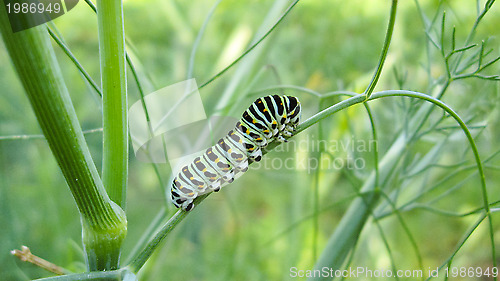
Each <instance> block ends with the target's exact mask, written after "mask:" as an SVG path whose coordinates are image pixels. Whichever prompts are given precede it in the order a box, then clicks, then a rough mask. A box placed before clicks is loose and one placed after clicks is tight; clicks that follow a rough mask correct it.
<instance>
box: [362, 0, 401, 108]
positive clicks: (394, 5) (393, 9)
mask: <svg viewBox="0 0 500 281" xmlns="http://www.w3.org/2000/svg"><path fill="white" fill-rule="evenodd" d="M397 7H398V0H392V5H391V15H390V18H389V25H388V26H387V32H386V33H385V41H384V46H383V47H382V54H381V55H380V60H379V62H378V66H377V70H376V71H375V74H374V75H373V78H372V80H371V81H370V84H369V85H368V87H367V88H366V90H365V92H364V94H365V95H366V99H367V100H368V99H369V98H370V96H371V94H372V92H373V90H374V89H375V86H376V85H377V82H378V79H379V78H380V74H381V73H382V68H383V66H384V63H385V59H386V58H387V53H388V51H389V45H390V44H391V39H392V33H393V31H394V24H395V22H396V11H397Z"/></svg>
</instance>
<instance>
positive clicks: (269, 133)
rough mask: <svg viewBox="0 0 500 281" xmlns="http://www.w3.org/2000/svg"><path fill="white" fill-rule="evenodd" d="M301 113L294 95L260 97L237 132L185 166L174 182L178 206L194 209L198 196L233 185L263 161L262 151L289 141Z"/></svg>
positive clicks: (243, 116) (248, 110)
mask: <svg viewBox="0 0 500 281" xmlns="http://www.w3.org/2000/svg"><path fill="white" fill-rule="evenodd" d="M300 111H301V108H300V102H299V100H298V99H297V98H296V97H293V96H278V95H270V96H266V97H261V98H258V99H257V100H256V101H255V102H254V103H252V105H250V107H249V108H248V109H247V110H245V112H244V113H243V115H242V117H241V119H240V120H239V121H238V122H237V123H236V126H235V128H234V129H232V130H230V131H229V133H228V134H227V135H226V136H225V137H223V138H221V139H220V140H219V141H217V143H216V144H215V145H214V146H212V147H210V148H208V149H207V150H206V151H205V153H204V154H203V155H202V156H199V157H196V158H195V159H194V160H193V162H192V163H190V164H188V165H186V166H184V167H182V169H181V171H180V172H179V173H178V174H177V176H176V177H175V178H174V179H173V182H172V189H171V198H172V202H173V204H174V205H175V207H177V208H182V209H183V210H185V211H190V210H192V209H193V207H194V204H193V200H194V199H196V198H197V197H198V196H200V195H203V194H206V193H209V192H212V191H215V192H217V191H219V190H220V189H221V187H222V186H223V185H224V184H227V183H231V182H233V181H234V176H235V175H236V174H238V173H244V172H246V171H247V170H248V164H249V161H255V162H258V161H260V160H261V158H262V149H263V148H265V147H266V146H267V145H269V144H270V143H271V142H274V141H279V142H286V138H289V137H291V136H292V135H293V133H294V131H295V128H296V127H297V125H298V123H299V119H300Z"/></svg>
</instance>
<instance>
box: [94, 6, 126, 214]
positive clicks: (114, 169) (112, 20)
mask: <svg viewBox="0 0 500 281" xmlns="http://www.w3.org/2000/svg"><path fill="white" fill-rule="evenodd" d="M97 24H98V29H99V57H100V62H101V81H102V82H101V85H102V92H103V168H102V175H103V176H102V177H103V183H104V186H105V187H106V190H107V191H108V193H109V197H110V198H111V200H113V201H114V202H115V203H117V204H118V205H119V206H121V207H122V208H124V207H125V203H126V195H127V193H126V192H127V178H128V119H127V114H128V107H127V75H126V68H125V36H124V27H123V5H122V1H121V0H99V1H97Z"/></svg>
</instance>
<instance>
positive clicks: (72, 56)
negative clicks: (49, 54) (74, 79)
mask: <svg viewBox="0 0 500 281" xmlns="http://www.w3.org/2000/svg"><path fill="white" fill-rule="evenodd" d="M47 31H48V32H49V34H50V36H51V37H52V39H54V41H55V42H56V43H57V45H59V47H61V49H63V51H64V53H65V54H66V55H67V56H68V58H69V59H70V60H71V61H72V62H73V64H74V65H75V66H76V67H77V68H78V71H80V73H81V74H82V75H83V76H84V77H85V79H86V80H87V82H88V83H89V84H90V86H91V87H92V88H93V89H94V90H95V91H96V93H97V94H98V95H99V96H100V97H102V93H101V88H99V86H97V84H96V83H95V81H94V80H93V79H92V77H90V75H89V74H88V73H87V71H85V69H84V68H83V66H82V64H81V63H80V62H79V61H78V60H77V59H76V57H75V56H74V55H73V53H72V52H71V50H70V49H69V48H68V47H67V46H66V44H65V43H64V41H63V40H62V39H61V38H59V37H58V36H57V35H56V34H55V32H54V31H53V30H52V28H50V27H48V26H47Z"/></svg>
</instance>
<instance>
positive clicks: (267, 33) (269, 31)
mask: <svg viewBox="0 0 500 281" xmlns="http://www.w3.org/2000/svg"><path fill="white" fill-rule="evenodd" d="M298 2H299V0H295V1H293V3H292V4H290V6H289V7H288V8H287V9H286V10H285V12H284V13H283V15H282V16H281V17H280V18H279V19H278V21H277V22H276V23H275V24H274V25H273V26H272V27H271V28H270V29H269V30H268V31H267V32H266V33H265V34H264V35H263V36H262V37H261V38H260V39H259V40H257V42H255V43H254V44H253V45H252V46H250V47H249V48H248V49H247V50H246V51H245V52H243V54H241V55H240V56H239V57H238V58H237V59H235V60H234V61H233V62H232V63H230V64H229V65H228V66H226V67H225V68H224V69H223V70H221V71H220V72H219V73H217V74H215V75H214V76H213V77H212V78H210V79H208V80H207V81H206V82H205V83H203V84H201V86H200V87H199V88H198V89H202V88H203V87H205V86H206V85H208V84H210V83H211V82H212V81H214V80H215V79H217V78H219V77H220V76H221V75H222V74H224V73H225V72H226V71H228V70H229V69H230V68H231V67H233V66H234V65H235V64H237V63H238V62H239V61H240V60H241V59H243V58H244V57H245V56H246V55H247V54H248V53H250V52H251V51H252V50H253V49H255V47H257V46H258V45H259V44H260V43H261V42H262V41H264V39H266V38H267V36H269V34H271V32H273V30H274V29H275V28H276V27H277V26H278V25H279V24H280V23H281V22H282V21H283V20H284V19H285V17H286V16H287V15H288V14H289V13H290V11H291V10H292V9H293V7H295V5H296V4H297V3H298Z"/></svg>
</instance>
